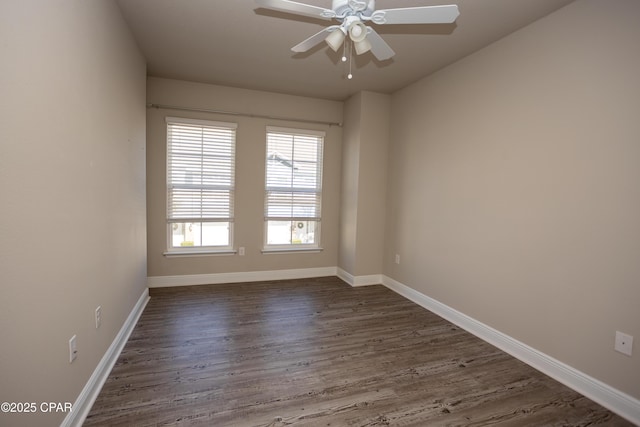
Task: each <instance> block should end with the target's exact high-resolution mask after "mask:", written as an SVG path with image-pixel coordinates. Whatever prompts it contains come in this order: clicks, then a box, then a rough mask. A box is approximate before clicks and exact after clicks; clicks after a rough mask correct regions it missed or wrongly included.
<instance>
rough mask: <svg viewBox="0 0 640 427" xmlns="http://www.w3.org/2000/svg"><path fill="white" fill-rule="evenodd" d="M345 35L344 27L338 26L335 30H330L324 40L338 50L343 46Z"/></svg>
mask: <svg viewBox="0 0 640 427" xmlns="http://www.w3.org/2000/svg"><path fill="white" fill-rule="evenodd" d="M345 37H346V34H345V33H343V32H342V29H340V28H338V29H336V30H335V31H332V32H330V33H329V35H328V36H327V38H326V39H324V41H325V42H327V44H328V45H329V47H330V48H331V49H333V50H334V51H335V52H337V51H338V49H340V46H342V43H344V39H345Z"/></svg>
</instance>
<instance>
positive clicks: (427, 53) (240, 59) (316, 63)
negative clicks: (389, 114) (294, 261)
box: [118, 0, 573, 100]
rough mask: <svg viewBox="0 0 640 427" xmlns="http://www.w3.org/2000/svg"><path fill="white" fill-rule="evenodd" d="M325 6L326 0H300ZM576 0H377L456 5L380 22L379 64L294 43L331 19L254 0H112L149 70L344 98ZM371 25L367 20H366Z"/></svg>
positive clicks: (388, 85)
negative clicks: (443, 16)
mask: <svg viewBox="0 0 640 427" xmlns="http://www.w3.org/2000/svg"><path fill="white" fill-rule="evenodd" d="M297 1H298V2H301V3H307V4H312V5H315V6H320V7H324V8H331V0H297ZM572 1H573V0H458V1H442V0H377V1H376V8H377V9H390V8H398V7H411V6H432V5H440V4H451V3H455V4H458V6H459V9H460V16H459V17H458V19H457V21H456V23H455V24H451V25H387V26H376V30H377V31H378V32H379V33H380V34H381V35H382V36H383V37H384V39H385V40H386V41H387V43H388V44H389V45H390V46H391V47H392V49H393V50H395V52H396V55H395V56H394V57H393V58H392V59H390V60H388V61H384V62H380V61H378V60H376V59H375V58H374V57H373V56H372V55H371V53H366V54H363V55H361V56H357V57H355V58H354V63H353V74H354V78H353V79H352V80H348V79H347V78H346V74H347V73H348V65H347V64H345V63H342V62H341V61H340V57H341V56H342V53H335V52H333V51H332V50H331V49H330V48H329V47H328V46H327V45H326V44H325V43H321V44H320V45H318V46H317V47H316V48H313V49H312V50H311V51H309V52H307V53H304V54H295V53H293V52H292V51H291V50H290V49H291V47H292V46H294V45H296V44H298V43H299V42H301V41H302V40H304V39H306V38H307V37H309V36H311V35H313V34H315V33H317V32H318V31H320V30H322V29H323V28H324V27H326V26H328V25H330V24H333V23H335V22H330V21H324V20H318V19H313V18H306V17H302V16H298V15H292V14H287V13H281V12H275V11H270V10H266V9H261V8H258V7H257V5H256V3H255V2H254V0H118V3H119V5H120V8H121V9H122V13H123V15H124V17H125V19H126V21H127V22H128V24H129V26H130V27H131V30H132V32H133V34H134V37H135V39H136V40H137V42H138V45H139V47H140V49H141V50H142V53H143V54H144V56H145V57H146V59H147V67H148V74H149V75H150V76H156V77H166V78H174V79H180V80H189V81H195V82H203V83H212V84H219V85H225V86H235V87H243V88H248V89H259V90H266V91H271V92H280V93H288V94H294V95H303V96H311V97H316V98H325V99H334V100H344V99H346V98H348V97H349V96H350V95H352V94H354V93H356V92H358V91H361V90H370V91H376V92H382V93H391V92H393V91H395V90H398V89H401V88H403V87H405V86H407V85H408V84H410V83H413V82H414V81H416V80H419V79H420V78H422V77H424V76H426V75H428V74H431V73H433V72H434V71H437V70H439V69H440V68H442V67H444V66H446V65H448V64H451V63H452V62H455V61H456V60H458V59H460V58H462V57H464V56H466V55H469V54H470V53H472V52H474V51H477V50H478V49H481V48H482V47H484V46H487V45H488V44H490V43H492V42H494V41H496V40H498V39H500V38H502V37H504V36H506V35H507V34H510V33H512V32H513V31H515V30H517V29H519V28H522V27H524V26H526V25H528V24H529V23H531V22H533V21H535V20H537V19H540V18H541V17H543V16H545V15H548V14H549V13H551V12H553V11H555V10H557V9H559V8H561V7H562V6H565V5H566V4H568V3H571V2H572ZM372 25H373V24H372Z"/></svg>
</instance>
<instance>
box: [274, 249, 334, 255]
mask: <svg viewBox="0 0 640 427" xmlns="http://www.w3.org/2000/svg"><path fill="white" fill-rule="evenodd" d="M318 252H322V248H265V249H262V253H263V254H297V253H318Z"/></svg>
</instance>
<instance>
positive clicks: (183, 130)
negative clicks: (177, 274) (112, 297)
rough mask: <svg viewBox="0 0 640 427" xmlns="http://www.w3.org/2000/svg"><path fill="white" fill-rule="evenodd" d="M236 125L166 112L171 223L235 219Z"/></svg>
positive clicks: (168, 191) (168, 205) (200, 224)
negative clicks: (172, 115) (186, 117)
mask: <svg viewBox="0 0 640 427" xmlns="http://www.w3.org/2000/svg"><path fill="white" fill-rule="evenodd" d="M236 127H237V125H236V124H235V123H221V122H210V121H203V120H190V119H180V118H171V117H168V118H167V222H168V223H169V224H172V223H176V224H177V223H180V224H188V223H197V224H199V226H203V224H202V223H211V222H228V223H231V222H232V221H233V206H234V203H233V202H234V179H235V140H236ZM174 228H175V227H174ZM192 228H193V226H191V229H192ZM197 241H198V242H200V240H197ZM228 243H229V242H228V240H227V242H226V244H227V245H228ZM189 244H190V245H192V244H193V243H192V242H190V243H189ZM183 245H184V244H183ZM213 245H215V244H213ZM170 246H175V245H170ZM195 246H205V244H204V243H201V244H195Z"/></svg>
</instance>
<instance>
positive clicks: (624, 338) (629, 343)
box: [614, 331, 633, 356]
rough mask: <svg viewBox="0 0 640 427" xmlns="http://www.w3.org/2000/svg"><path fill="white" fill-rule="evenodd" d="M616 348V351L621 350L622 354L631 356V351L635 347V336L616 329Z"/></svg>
mask: <svg viewBox="0 0 640 427" xmlns="http://www.w3.org/2000/svg"><path fill="white" fill-rule="evenodd" d="M614 348H615V350H616V351H619V352H620V353H622V354H626V355H627V356H631V351H632V348H633V337H632V336H631V335H627V334H625V333H622V332H620V331H616V344H615V347H614Z"/></svg>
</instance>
